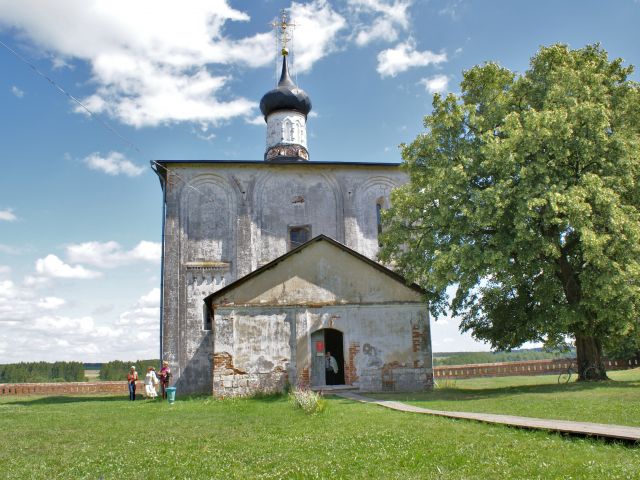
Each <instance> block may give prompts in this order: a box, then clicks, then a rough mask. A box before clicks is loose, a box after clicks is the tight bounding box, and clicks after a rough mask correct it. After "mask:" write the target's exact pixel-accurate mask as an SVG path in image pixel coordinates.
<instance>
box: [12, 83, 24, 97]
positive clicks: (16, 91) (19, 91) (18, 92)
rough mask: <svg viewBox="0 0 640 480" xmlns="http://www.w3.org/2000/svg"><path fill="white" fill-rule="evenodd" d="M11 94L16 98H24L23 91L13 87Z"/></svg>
mask: <svg viewBox="0 0 640 480" xmlns="http://www.w3.org/2000/svg"><path fill="white" fill-rule="evenodd" d="M11 93H13V94H14V95H15V96H16V97H18V98H22V97H24V90H21V89H20V88H18V87H16V86H15V85H13V86H12V87H11Z"/></svg>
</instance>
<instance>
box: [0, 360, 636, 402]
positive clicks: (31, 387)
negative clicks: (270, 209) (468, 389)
mask: <svg viewBox="0 0 640 480" xmlns="http://www.w3.org/2000/svg"><path fill="white" fill-rule="evenodd" d="M574 361H575V360H574V359H571V358H564V359H550V360H533V361H527V362H500V363H484V364H469V365H442V366H438V367H434V369H433V375H434V377H435V379H436V381H438V380H439V379H440V380H444V379H463V378H477V377H507V376H533V375H558V374H560V373H561V372H563V371H565V370H566V369H567V368H569V367H570V366H571V365H572V363H573V362H574ZM42 363H44V362H42ZM59 363H64V362H59ZM78 363H79V362H78ZM109 363H110V364H114V365H111V367H110V368H109V369H104V365H103V368H101V370H100V378H101V379H102V378H104V380H100V381H86V380H87V379H86V377H84V374H83V380H82V381H71V382H64V381H59V382H4V381H3V382H2V383H0V395H67V394H118V393H123V392H126V382H125V381H124V380H123V379H124V378H126V374H127V371H128V369H129V367H130V366H131V365H132V363H131V362H129V363H128V362H121V361H117V362H109ZM133 364H134V365H137V367H136V369H137V370H138V372H143V373H144V371H145V370H146V366H155V365H157V364H158V360H139V361H137V362H133ZM80 365H82V364H80ZM105 365H107V364H105ZM605 366H606V368H607V370H608V371H614V370H627V369H630V368H636V367H638V366H640V361H639V360H638V358H634V359H630V360H605ZM83 371H84V370H83ZM103 372H104V377H103ZM142 376H143V375H141V378H142ZM138 388H139V389H142V388H143V387H142V383H141V382H139V384H138ZM139 391H141V390H139Z"/></svg>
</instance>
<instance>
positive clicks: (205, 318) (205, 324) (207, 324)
mask: <svg viewBox="0 0 640 480" xmlns="http://www.w3.org/2000/svg"><path fill="white" fill-rule="evenodd" d="M202 328H203V329H204V330H211V315H210V314H209V309H208V308H207V305H206V304H204V305H203V306H202Z"/></svg>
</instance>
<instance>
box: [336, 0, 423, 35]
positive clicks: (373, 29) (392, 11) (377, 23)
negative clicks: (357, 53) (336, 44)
mask: <svg viewBox="0 0 640 480" xmlns="http://www.w3.org/2000/svg"><path fill="white" fill-rule="evenodd" d="M411 4H412V1H411V0H387V1H385V0H349V2H348V5H349V7H350V8H351V10H352V11H353V12H354V14H355V17H356V19H358V20H356V27H355V31H356V34H355V42H356V44H357V45H359V46H364V45H367V44H368V43H370V42H373V41H376V40H385V41H387V42H393V41H395V40H397V39H398V33H399V30H406V29H407V28H408V27H409V13H408V9H409V7H410V6H411Z"/></svg>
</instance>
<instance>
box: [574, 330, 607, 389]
mask: <svg viewBox="0 0 640 480" xmlns="http://www.w3.org/2000/svg"><path fill="white" fill-rule="evenodd" d="M576 352H577V356H578V381H585V380H586V381H592V380H608V377H607V372H606V370H605V368H604V363H603V362H602V344H601V343H600V340H599V339H597V338H596V337H590V336H587V335H582V334H576Z"/></svg>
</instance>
